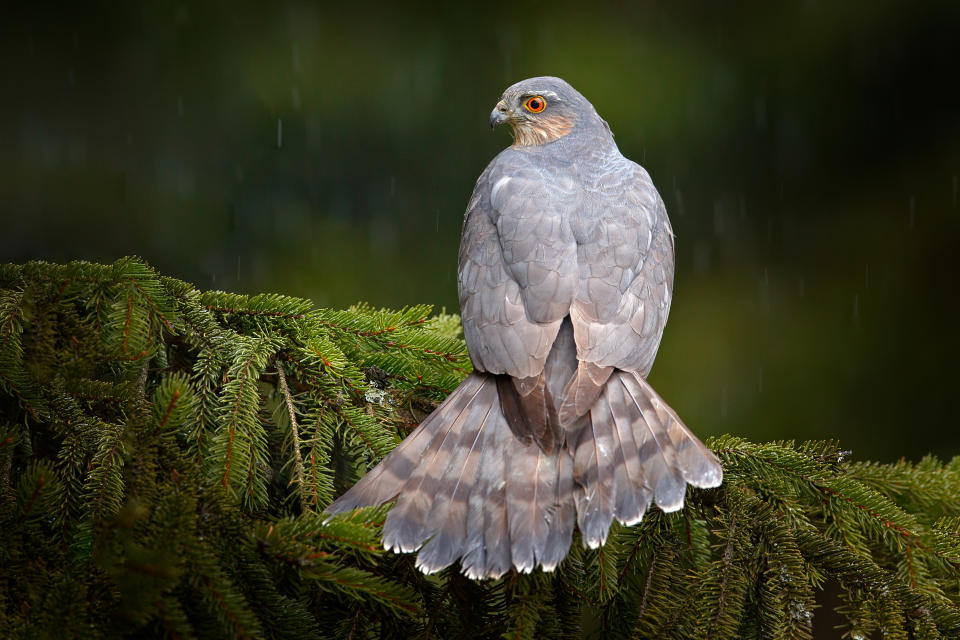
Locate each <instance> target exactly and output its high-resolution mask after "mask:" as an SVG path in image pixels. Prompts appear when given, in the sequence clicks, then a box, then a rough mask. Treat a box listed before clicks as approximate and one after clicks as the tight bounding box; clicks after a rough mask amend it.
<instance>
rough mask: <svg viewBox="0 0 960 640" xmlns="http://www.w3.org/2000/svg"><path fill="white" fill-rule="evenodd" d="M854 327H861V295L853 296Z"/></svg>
mask: <svg viewBox="0 0 960 640" xmlns="http://www.w3.org/2000/svg"><path fill="white" fill-rule="evenodd" d="M853 326H854V327H859V326H860V294H858V293H855V294H853Z"/></svg>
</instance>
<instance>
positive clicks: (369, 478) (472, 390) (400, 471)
mask: <svg viewBox="0 0 960 640" xmlns="http://www.w3.org/2000/svg"><path fill="white" fill-rule="evenodd" d="M481 386H482V380H480V379H479V378H478V377H475V376H470V377H468V378H467V379H466V380H464V381H463V382H462V383H461V384H460V386H459V387H457V390H456V392H454V393H452V394H450V395H449V396H448V397H447V399H446V400H444V401H443V403H441V404H440V406H439V407H437V409H436V411H434V412H433V413H431V414H430V415H429V416H427V418H426V419H425V420H424V421H423V422H421V423H420V426H418V427H417V428H416V429H414V430H413V431H412V432H411V433H410V435H408V436H407V437H406V438H405V439H404V440H403V442H401V443H400V444H399V445H397V447H396V448H395V449H394V450H393V451H391V452H390V453H389V454H388V455H387V456H386V457H385V458H384V459H383V460H381V461H380V464H378V465H377V466H376V467H374V468H373V469H372V470H370V471H369V472H368V473H367V474H366V475H365V476H363V477H362V478H360V480H359V481H358V482H357V483H356V484H355V485H353V486H352V487H351V488H350V490H349V491H347V492H346V493H344V494H343V495H342V496H340V497H339V498H337V499H336V500H335V501H333V502H332V503H331V504H330V505H329V506H328V507H327V508H326V509H324V511H326V512H327V513H343V512H346V511H352V510H353V509H359V508H360V507H369V506H373V505H378V504H383V503H384V502H389V501H390V500H393V499H394V498H396V497H397V494H398V493H400V490H401V489H402V488H403V486H404V483H405V482H407V480H408V479H409V478H410V477H411V475H412V474H413V473H414V471H415V470H416V468H417V465H418V464H419V463H420V460H421V458H422V456H423V455H424V452H425V451H426V450H427V447H428V446H430V443H431V442H432V441H433V440H434V438H435V437H436V436H437V435H442V434H445V433H446V431H447V430H449V429H450V427H451V426H452V419H448V420H444V419H443V418H444V417H445V416H446V417H449V416H450V415H454V416H455V415H457V414H459V413H460V412H461V411H463V409H464V408H465V407H466V405H467V403H468V402H469V401H470V399H471V398H472V397H473V396H475V395H476V393H477V392H478V391H479V390H480V388H481Z"/></svg>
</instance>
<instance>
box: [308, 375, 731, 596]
mask: <svg viewBox="0 0 960 640" xmlns="http://www.w3.org/2000/svg"><path fill="white" fill-rule="evenodd" d="M721 479H722V472H721V469H720V464H719V463H718V461H717V459H716V457H714V455H713V454H712V453H711V452H710V451H709V450H707V448H706V447H704V445H703V444H702V443H701V442H700V441H699V440H697V438H696V437H695V436H694V435H693V434H691V433H690V431H688V430H687V428H686V427H685V426H684V425H683V423H682V422H680V420H679V418H677V416H676V414H675V413H674V412H673V410H672V409H670V408H669V407H668V406H667V405H666V403H664V402H663V400H661V399H660V396H658V395H657V394H656V392H655V391H654V390H653V389H652V388H651V387H650V386H649V385H648V384H647V383H646V381H645V380H643V378H641V377H640V376H638V375H636V374H631V373H625V372H621V371H617V372H615V373H614V374H613V375H612V376H611V377H610V380H609V381H608V382H607V385H606V387H605V389H604V391H603V393H602V394H601V395H600V397H599V398H598V399H597V401H596V403H595V404H594V405H593V407H592V408H591V410H590V412H589V413H588V414H587V415H585V416H583V418H582V426H581V427H580V428H579V431H577V432H576V433H574V434H573V435H572V436H570V440H569V441H568V442H567V443H566V446H561V447H557V448H554V449H553V450H552V451H550V452H548V453H545V452H544V451H542V450H541V449H540V448H539V447H538V446H537V444H536V443H535V442H533V441H530V442H526V443H524V442H522V441H521V440H519V439H518V438H517V437H516V436H515V435H514V433H513V432H512V431H511V429H510V426H509V425H508V424H507V420H506V418H505V417H504V414H503V410H502V408H501V405H500V397H499V394H498V391H497V381H496V376H494V375H491V374H487V373H477V372H475V373H472V374H470V376H468V377H467V379H466V380H464V381H463V383H461V385H460V386H459V387H457V389H456V390H454V392H453V393H452V394H450V396H449V397H448V398H447V399H446V401H444V403H443V404H441V405H440V406H439V407H438V408H437V410H436V411H434V412H433V413H432V414H431V415H430V416H428V417H427V419H426V420H424V422H423V423H421V424H420V426H419V427H417V428H416V429H415V430H414V431H413V432H412V433H411V434H410V435H409V436H408V437H407V438H406V439H405V440H404V441H403V442H402V443H400V445H399V446H398V447H397V448H396V449H394V451H393V452H391V453H390V454H389V455H388V456H387V457H386V458H384V460H383V461H382V462H381V463H380V464H379V465H377V467H375V468H374V469H373V470H372V471H370V472H369V473H368V474H367V475H366V476H364V477H363V478H362V479H361V480H360V481H359V482H357V484H356V485H354V487H353V488H351V489H350V490H349V491H348V492H347V493H345V494H344V495H343V496H341V497H340V498H339V499H338V500H336V501H335V502H334V503H333V504H331V505H330V506H329V507H328V508H327V512H329V513H339V512H342V511H349V510H351V509H355V508H357V507H361V506H368V505H375V504H381V503H384V502H388V501H390V500H393V499H396V504H395V505H394V507H393V508H392V509H391V510H390V512H389V514H388V515H387V519H386V522H385V523H384V526H383V544H384V546H385V547H387V548H388V549H392V550H394V551H404V552H410V551H416V550H417V549H419V550H420V551H419V554H418V556H417V566H418V567H419V568H420V569H421V570H423V571H424V572H426V573H431V572H434V571H438V570H440V569H443V568H445V567H447V566H449V565H451V564H453V563H454V562H456V561H457V560H458V559H459V560H460V563H461V566H462V569H463V572H464V573H465V574H466V575H467V576H469V577H471V578H495V577H499V576H501V575H503V574H504V573H505V572H507V571H508V570H510V569H511V568H516V569H517V571H520V572H526V571H531V570H532V569H533V568H534V567H535V566H537V565H541V566H542V567H543V569H544V570H546V571H549V570H552V569H553V568H554V567H556V565H557V564H558V563H559V562H560V561H561V560H563V558H564V557H566V555H567V552H568V551H569V548H570V540H571V537H572V534H573V526H574V521H575V520H576V522H577V523H578V524H579V526H580V529H581V531H582V533H583V539H584V542H585V543H586V544H587V545H589V546H591V547H596V546H599V545H600V544H603V542H604V541H605V540H606V537H607V532H608V530H609V528H610V524H611V522H612V520H613V519H614V518H616V519H617V520H619V521H621V522H624V523H628V524H629V523H633V522H637V521H639V520H640V518H641V517H642V516H643V514H644V512H645V511H646V509H647V507H648V506H649V504H650V502H651V500H652V501H653V502H655V503H656V504H657V506H659V507H660V508H661V509H663V510H664V511H673V510H676V509H679V508H680V507H681V506H683V497H684V492H685V488H686V484H688V483H689V484H692V485H694V486H698V487H713V486H717V485H719V484H720V481H721Z"/></svg>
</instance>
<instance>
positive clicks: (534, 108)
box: [523, 96, 547, 113]
mask: <svg viewBox="0 0 960 640" xmlns="http://www.w3.org/2000/svg"><path fill="white" fill-rule="evenodd" d="M523 106H524V107H526V109H527V111H529V112H530V113H540V112H541V111H543V110H544V109H546V107H547V101H546V100H544V99H543V98H541V97H540V96H533V97H532V98H527V101H526V102H524V103H523Z"/></svg>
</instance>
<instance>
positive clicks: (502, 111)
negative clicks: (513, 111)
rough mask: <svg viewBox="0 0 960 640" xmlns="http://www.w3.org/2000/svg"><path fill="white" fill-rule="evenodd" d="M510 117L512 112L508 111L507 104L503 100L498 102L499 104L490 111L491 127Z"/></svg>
mask: <svg viewBox="0 0 960 640" xmlns="http://www.w3.org/2000/svg"><path fill="white" fill-rule="evenodd" d="M509 118H510V113H509V112H508V111H507V105H506V103H504V101H503V100H501V101H500V102H498V103H497V106H495V107H494V108H493V111H491V112H490V128H491V129H493V128H494V127H496V126H497V125H498V124H502V123H504V122H506V121H507V120H508V119H509Z"/></svg>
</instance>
